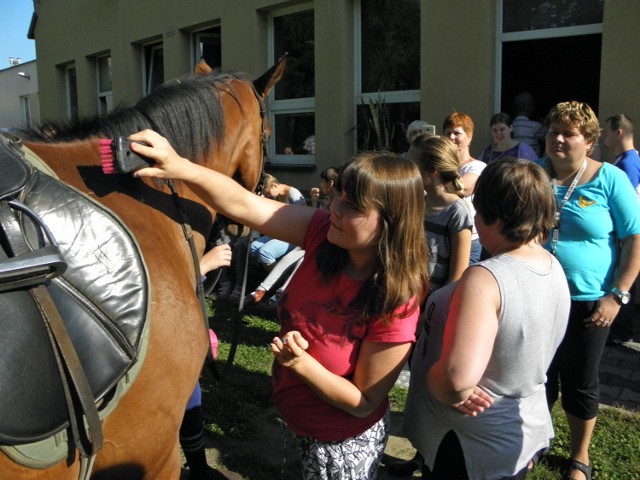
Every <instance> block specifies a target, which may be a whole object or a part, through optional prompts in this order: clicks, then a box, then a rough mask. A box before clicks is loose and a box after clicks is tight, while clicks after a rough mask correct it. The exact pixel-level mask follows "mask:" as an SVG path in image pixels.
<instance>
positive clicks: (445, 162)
mask: <svg viewBox="0 0 640 480" xmlns="http://www.w3.org/2000/svg"><path fill="white" fill-rule="evenodd" d="M409 158H410V159H411V160H412V161H413V162H414V163H415V164H416V165H417V166H418V168H419V169H420V171H421V172H423V173H425V172H430V171H436V172H437V173H438V175H440V178H441V180H442V184H443V185H444V187H445V191H446V192H448V193H455V194H456V195H458V196H459V197H460V198H462V197H464V185H462V179H461V177H460V160H459V158H458V149H457V148H456V145H455V144H454V143H453V142H452V141H451V140H449V139H448V138H446V137H442V136H440V135H428V134H422V135H418V136H417V137H416V138H415V139H414V140H413V143H412V144H411V147H410V148H409Z"/></svg>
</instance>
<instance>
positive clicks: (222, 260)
mask: <svg viewBox="0 0 640 480" xmlns="http://www.w3.org/2000/svg"><path fill="white" fill-rule="evenodd" d="M230 265H231V247H230V246H229V245H227V244H226V243H225V244H222V245H218V246H217V247H214V248H212V249H211V250H209V251H208V252H207V253H205V254H204V255H203V256H202V258H201V259H200V273H201V274H202V275H206V274H207V273H209V272H210V271H212V270H216V269H218V268H220V267H228V266H230Z"/></svg>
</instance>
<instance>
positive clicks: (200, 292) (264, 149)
mask: <svg viewBox="0 0 640 480" xmlns="http://www.w3.org/2000/svg"><path fill="white" fill-rule="evenodd" d="M251 89H252V91H253V94H254V96H255V98H256V100H257V102H258V106H259V108H260V152H261V155H260V157H261V158H260V178H259V180H258V184H257V186H256V188H255V189H254V192H255V193H256V194H257V195H262V193H263V189H264V177H265V171H264V166H265V163H266V160H267V159H268V158H269V136H268V134H267V129H266V126H265V124H266V116H267V108H266V105H265V103H264V100H263V99H262V96H260V94H259V93H258V91H257V90H256V88H255V86H254V85H253V84H251ZM166 183H167V185H168V186H169V189H170V190H171V195H172V196H173V199H174V203H175V205H176V209H177V211H178V215H179V217H180V222H181V227H182V233H183V235H184V237H185V240H186V241H187V243H188V244H189V250H190V252H191V257H192V259H193V265H194V271H195V285H196V295H197V297H198V302H199V304H200V310H201V312H202V317H203V319H204V326H205V329H206V332H207V337H209V329H210V324H209V316H208V315H207V303H206V294H205V288H204V279H203V275H202V272H201V270H200V261H199V257H198V252H197V250H196V247H195V241H194V239H193V231H192V229H191V225H190V222H189V218H188V216H187V214H186V212H185V210H184V207H183V206H182V203H181V202H180V196H179V195H178V192H177V190H176V187H175V185H174V183H173V181H172V180H167V181H166ZM249 250H250V249H247V253H246V257H245V259H244V262H245V263H244V273H243V277H242V289H241V292H240V301H239V304H238V311H237V313H236V315H235V316H234V329H233V336H232V341H231V347H230V349H229V356H228V357H227V361H226V365H225V369H224V372H223V373H222V374H220V372H219V371H218V368H217V364H216V361H215V359H214V357H213V352H212V350H211V347H209V348H208V349H207V359H206V364H207V365H208V367H209V370H210V371H211V373H212V374H213V375H214V377H216V378H219V379H221V378H224V377H226V375H227V374H228V372H229V369H230V368H231V365H232V364H233V360H234V358H235V354H236V349H237V346H238V338H239V327H240V324H241V323H242V322H241V317H242V312H243V311H244V294H245V291H246V286H247V273H248V268H249ZM219 277H220V271H218V275H217V276H216V279H215V280H214V281H213V282H212V285H211V287H210V288H211V289H213V288H214V287H215V285H216V284H217V282H218V279H219Z"/></svg>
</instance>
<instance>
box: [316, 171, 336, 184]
mask: <svg viewBox="0 0 640 480" xmlns="http://www.w3.org/2000/svg"><path fill="white" fill-rule="evenodd" d="M320 178H321V179H322V180H324V181H325V182H331V181H333V183H334V184H335V183H336V181H337V180H338V170H337V169H336V168H334V167H328V168H325V169H324V170H322V172H320Z"/></svg>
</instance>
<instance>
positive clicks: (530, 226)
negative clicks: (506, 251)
mask: <svg viewBox="0 0 640 480" xmlns="http://www.w3.org/2000/svg"><path fill="white" fill-rule="evenodd" d="M473 206H474V207H475V208H476V212H477V213H478V214H479V215H480V216H481V217H482V219H483V220H484V222H485V223H486V224H492V223H494V222H495V221H497V220H500V221H501V222H502V232H501V233H502V234H503V235H504V236H505V237H506V238H507V239H508V240H510V241H512V242H517V243H520V244H524V243H528V242H530V241H532V240H535V239H541V240H546V239H547V238H548V236H549V231H550V230H551V229H552V228H553V227H554V226H555V212H556V199H555V196H554V195H553V190H552V189H551V186H550V184H549V177H548V176H547V174H546V173H545V171H544V170H543V169H542V167H540V166H539V165H537V164H536V163H534V162H531V161H528V160H520V159H515V158H507V159H504V160H498V161H496V162H493V163H490V164H489V165H487V167H486V168H485V169H484V170H483V171H482V173H481V174H480V176H479V177H478V180H477V182H476V186H475V190H474V197H473Z"/></svg>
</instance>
